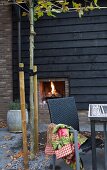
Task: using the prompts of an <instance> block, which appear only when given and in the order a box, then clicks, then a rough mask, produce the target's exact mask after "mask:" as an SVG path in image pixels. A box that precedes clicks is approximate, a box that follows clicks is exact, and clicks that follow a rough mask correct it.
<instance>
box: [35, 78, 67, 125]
mask: <svg viewBox="0 0 107 170" xmlns="http://www.w3.org/2000/svg"><path fill="white" fill-rule="evenodd" d="M38 93H39V94H38V96H39V103H38V104H39V116H40V119H39V120H41V121H43V122H44V118H45V121H46V119H49V114H48V113H49V111H48V106H47V100H48V99H53V98H60V97H66V96H69V84H68V80H67V79H65V78H56V79H39V80H38ZM47 117H48V118H47Z"/></svg>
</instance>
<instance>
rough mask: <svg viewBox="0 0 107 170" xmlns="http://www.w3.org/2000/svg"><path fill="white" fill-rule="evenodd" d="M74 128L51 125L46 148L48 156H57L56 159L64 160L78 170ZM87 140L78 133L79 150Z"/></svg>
mask: <svg viewBox="0 0 107 170" xmlns="http://www.w3.org/2000/svg"><path fill="white" fill-rule="evenodd" d="M72 130H73V128H72V127H71V126H67V125H65V124H58V125H55V124H54V123H51V124H50V125H49V126H48V129H47V143H46V147H45V154H46V155H53V154H55V155H56V159H60V158H63V159H64V160H65V162H66V163H67V164H68V165H70V167H72V169H73V170H75V169H76V160H75V146H74V135H73V132H72ZM86 140H87V138H86V137H85V136H83V135H81V134H80V133H78V148H80V146H81V144H83V143H84V142H85V141H86Z"/></svg>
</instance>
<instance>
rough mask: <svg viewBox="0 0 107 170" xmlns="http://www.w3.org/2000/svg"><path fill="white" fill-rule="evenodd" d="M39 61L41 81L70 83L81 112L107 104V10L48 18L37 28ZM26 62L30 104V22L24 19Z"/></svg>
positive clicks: (14, 22) (14, 57) (15, 64)
mask: <svg viewBox="0 0 107 170" xmlns="http://www.w3.org/2000/svg"><path fill="white" fill-rule="evenodd" d="M35 31H36V33H37V35H36V37H35V59H34V62H35V64H37V66H38V78H55V77H56V78H63V77H66V78H68V80H69V85H70V96H74V97H75V99H76V102H77V106H78V109H88V104H89V103H107V10H106V9H103V10H95V11H92V12H89V13H88V14H85V16H84V17H82V18H78V15H77V14H76V13H75V12H73V13H67V14H60V15H59V14H58V16H57V17H55V18H49V17H44V18H43V19H40V20H39V21H38V22H37V23H36V24H35ZM21 34H22V62H24V64H25V67H26V73H25V78H26V96H27V101H28V100H29V97H28V96H29V76H28V72H27V71H28V68H29V21H28V20H27V19H26V18H22V33H21ZM17 53H18V49H17V22H16V20H15V17H13V72H14V74H13V78H14V84H13V86H14V87H13V88H14V98H17V96H18V95H19V94H18V93H19V92H18V59H17V58H18V57H17Z"/></svg>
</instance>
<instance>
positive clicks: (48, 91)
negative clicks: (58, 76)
mask: <svg viewBox="0 0 107 170" xmlns="http://www.w3.org/2000/svg"><path fill="white" fill-rule="evenodd" d="M40 96H41V100H42V102H44V101H47V99H51V98H60V97H65V82H64V81H48V82H47V81H42V82H40Z"/></svg>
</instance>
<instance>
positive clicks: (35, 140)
mask: <svg viewBox="0 0 107 170" xmlns="http://www.w3.org/2000/svg"><path fill="white" fill-rule="evenodd" d="M33 73H34V80H33V82H34V84H33V86H34V132H35V133H34V152H35V154H36V153H37V152H38V150H39V148H38V91H37V66H33Z"/></svg>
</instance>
